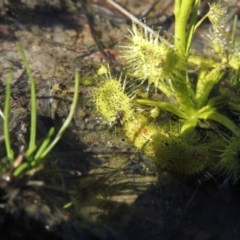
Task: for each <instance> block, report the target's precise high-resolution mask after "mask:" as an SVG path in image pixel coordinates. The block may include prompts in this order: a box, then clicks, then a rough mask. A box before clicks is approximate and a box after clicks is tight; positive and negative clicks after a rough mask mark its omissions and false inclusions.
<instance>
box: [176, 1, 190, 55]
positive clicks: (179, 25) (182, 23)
mask: <svg viewBox="0 0 240 240" xmlns="http://www.w3.org/2000/svg"><path fill="white" fill-rule="evenodd" d="M193 2H194V0H176V1H175V6H174V15H175V44H174V45H175V49H176V51H177V52H178V54H179V55H181V56H185V57H186V47H187V46H186V26H187V20H188V16H189V13H190V11H191V8H192V5H193Z"/></svg>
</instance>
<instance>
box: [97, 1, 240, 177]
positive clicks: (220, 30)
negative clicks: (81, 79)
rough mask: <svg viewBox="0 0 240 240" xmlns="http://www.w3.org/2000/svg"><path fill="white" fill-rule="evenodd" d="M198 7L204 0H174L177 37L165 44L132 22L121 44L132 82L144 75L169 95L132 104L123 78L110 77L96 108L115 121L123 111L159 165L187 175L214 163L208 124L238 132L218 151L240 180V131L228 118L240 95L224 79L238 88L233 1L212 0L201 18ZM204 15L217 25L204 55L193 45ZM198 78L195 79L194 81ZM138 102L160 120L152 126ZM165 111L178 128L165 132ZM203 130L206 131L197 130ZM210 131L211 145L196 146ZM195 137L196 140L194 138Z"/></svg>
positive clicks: (130, 131) (134, 136)
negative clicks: (229, 20) (230, 18)
mask: <svg viewBox="0 0 240 240" xmlns="http://www.w3.org/2000/svg"><path fill="white" fill-rule="evenodd" d="M199 5H200V0H186V1H182V0H176V1H175V7H174V14H175V33H174V34H175V35H174V37H173V38H168V39H164V41H163V40H162V39H163V38H158V36H156V35H157V34H153V33H152V32H150V33H149V32H148V28H145V29H143V30H140V29H138V28H137V26H136V25H135V24H133V26H132V30H129V32H130V34H129V36H128V39H129V44H128V45H127V46H123V49H124V51H123V58H124V59H125V65H126V69H127V73H126V74H127V76H128V77H129V78H128V79H129V80H127V81H129V84H131V82H132V81H144V80H146V81H148V85H149V86H150V85H151V84H153V85H154V87H155V88H157V89H159V90H160V91H161V92H162V93H163V94H164V95H165V98H164V99H166V100H164V101H161V100H157V101H156V100H154V101H153V100H151V99H136V98H135V99H134V100H133V101H132V103H131V101H130V100H131V99H130V98H129V97H128V96H127V94H126V93H124V90H123V89H121V87H120V85H119V84H120V83H119V82H118V81H117V80H114V79H113V78H112V79H111V80H110V82H109V83H107V81H106V82H105V83H103V84H102V85H101V86H100V87H99V88H98V89H97V90H96V93H97V94H96V105H97V109H98V111H99V112H100V113H101V114H102V115H103V116H104V117H105V118H106V119H107V120H108V121H110V122H111V121H114V118H116V115H117V113H118V112H119V111H124V113H125V114H124V117H123V119H122V121H121V123H122V126H123V129H124V130H125V133H126V136H127V137H128V138H129V139H130V140H131V141H132V142H133V143H134V145H135V146H136V147H137V148H138V149H141V150H142V151H143V152H145V154H147V155H149V156H151V157H152V158H153V159H154V161H155V162H156V163H157V165H160V166H164V167H165V168H166V169H168V170H171V171H175V172H179V173H182V174H193V173H196V172H200V171H202V170H204V169H205V168H206V167H207V166H211V164H209V161H211V157H209V154H208V150H209V149H210V148H211V147H212V141H213V138H209V137H208V135H207V131H209V129H214V131H213V135H214V134H216V129H217V130H218V131H224V132H225V134H227V135H228V136H229V137H230V136H231V135H233V137H232V140H231V141H228V143H229V147H226V148H225V150H224V153H221V154H220V153H219V154H218V162H219V164H218V166H219V167H218V170H219V171H220V169H223V171H224V172H225V173H226V174H228V173H230V172H233V173H234V177H236V176H237V175H238V174H239V173H240V168H239V167H238V166H237V164H236V163H237V161H239V154H238V151H239V150H238V149H239V148H240V144H238V143H239V135H240V129H239V128H238V126H237V125H236V123H235V122H234V120H232V119H231V118H230V116H231V114H232V113H231V111H235V113H236V114H239V113H240V108H239V106H238V104H239V102H240V98H239V96H238V95H237V94H236V93H235V92H234V91H232V90H230V89H228V88H223V87H222V86H221V84H220V83H221V81H223V80H224V81H225V82H226V83H227V84H229V85H231V84H234V85H232V87H234V88H235V89H236V88H237V87H238V79H239V66H240V52H239V49H238V47H237V46H236V40H235V35H234V34H233V33H232V34H231V33H228V32H227V31H226V30H225V28H226V26H225V22H226V12H227V5H226V4H225V3H222V2H221V1H220V2H212V3H210V4H209V11H208V13H207V14H206V15H205V16H204V17H203V18H202V19H200V20H199V21H197V12H198V8H199ZM206 18H208V19H209V21H210V22H211V24H212V27H211V29H210V31H209V33H208V34H207V35H208V38H209V42H208V44H207V45H209V49H208V52H209V53H210V54H204V55H200V54H199V55H198V54H197V53H196V52H197V51H193V50H192V49H191V44H192V40H193V36H194V34H195V32H196V30H197V28H198V27H199V26H200V25H201V23H202V22H203V21H204V19H206ZM234 26H236V21H235V24H234ZM233 30H234V27H233ZM193 68H194V69H196V71H195V73H194V74H190V71H189V70H191V69H193ZM193 75H194V79H191V78H193ZM228 78H229V80H228ZM114 81H115V83H114ZM110 85H111V86H113V87H111V86H110ZM111 89H112V94H111ZM116 89H117V91H116ZM214 89H216V90H214ZM213 90H214V91H213ZM213 93H214V94H213ZM100 96H101V97H100ZM99 102H101V104H100V105H101V106H102V107H100V105H99ZM134 103H138V104H141V105H147V106H151V107H155V108H158V109H159V110H160V115H159V117H158V120H157V121H156V122H155V123H152V119H151V112H149V113H148V114H147V113H145V114H143V113H142V112H141V111H136V110H135V109H134V107H133V106H134ZM111 109H114V110H111ZM162 112H163V113H164V112H170V113H171V114H172V115H174V116H175V119H176V118H178V121H179V122H180V129H179V131H177V132H176V131H175V132H174V131H172V129H171V127H170V128H169V129H168V130H167V131H166V130H165V121H162V119H163V118H161V113H162ZM107 114H108V116H107ZM174 121H175V122H176V120H174ZM163 122H164V123H163ZM170 122H172V120H170ZM199 128H203V129H202V130H201V131H199ZM206 129H207V130H206ZM204 131H206V133H204V134H203V135H205V142H204V144H200V145H201V146H200V147H198V146H197V145H199V142H198V141H199V138H196V137H195V135H196V133H198V134H200V133H201V134H202V133H203V132H204ZM218 136H219V135H218ZM190 138H192V139H193V140H192V141H189V139H190ZM236 142H237V143H236ZM220 145H221V144H220ZM216 149H218V147H216ZM219 149H222V148H221V146H219ZM218 152H220V151H218ZM230 159H231V161H232V162H231V161H230ZM228 161H229V162H228Z"/></svg>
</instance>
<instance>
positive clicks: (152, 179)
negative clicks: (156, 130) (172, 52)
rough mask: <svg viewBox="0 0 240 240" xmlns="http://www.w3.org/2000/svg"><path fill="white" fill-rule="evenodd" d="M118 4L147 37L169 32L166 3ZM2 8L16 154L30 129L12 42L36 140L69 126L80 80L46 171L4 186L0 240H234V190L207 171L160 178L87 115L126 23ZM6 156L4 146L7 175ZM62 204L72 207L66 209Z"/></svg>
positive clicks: (100, 9) (15, 4)
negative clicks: (143, 25) (33, 106)
mask: <svg viewBox="0 0 240 240" xmlns="http://www.w3.org/2000/svg"><path fill="white" fill-rule="evenodd" d="M118 2H119V3H121V5H122V6H123V7H125V8H127V10H128V11H130V12H131V13H133V14H134V15H135V16H138V17H139V18H145V19H146V21H147V23H148V25H150V26H151V27H153V28H154V29H157V28H158V27H159V26H162V27H163V30H168V31H169V32H172V31H173V24H174V18H173V2H172V1H171V0H169V1H157V2H158V3H157V4H155V3H156V1H154V0H144V1H135V0H134V1H125V0H121V1H120V0H118ZM0 3H2V8H1V9H0V10H1V13H0V55H1V57H0V109H1V110H3V102H4V100H3V99H4V91H5V89H4V84H5V81H6V78H7V74H8V72H9V70H10V69H12V70H13V81H12V95H11V114H10V128H11V139H12V141H13V142H14V149H15V152H16V153H21V152H23V151H24V149H25V148H26V144H27V142H28V133H29V128H30V126H29V109H30V106H29V105H30V104H29V97H30V94H29V82H28V78H27V75H26V71H25V70H24V67H23V65H22V61H21V59H20V56H19V53H18V52H17V48H16V42H19V43H20V44H21V45H22V47H23V49H24V51H25V54H26V56H27V59H28V61H29V63H30V67H31V70H32V72H33V75H34V78H35V80H36V83H37V94H38V139H39V141H40V140H41V139H43V138H44V137H45V136H46V134H47V132H48V130H49V128H50V127H51V126H54V127H55V128H59V127H60V126H61V124H62V123H63V122H64V120H65V119H66V116H67V115H68V112H69V108H70V104H71V100H72V97H73V95H72V90H71V89H72V87H73V76H74V71H75V70H76V69H77V70H78V71H80V73H81V76H82V79H83V80H82V82H81V86H80V93H79V94H80V95H79V97H80V99H79V104H78V108H77V111H76V113H75V116H74V121H73V122H72V124H71V127H70V128H69V129H68V130H67V132H66V134H65V135H64V137H63V139H62V140H61V141H60V143H59V144H58V145H57V146H56V148H55V149H54V151H53V152H52V153H51V155H50V156H49V158H48V161H47V163H46V165H45V168H44V169H42V170H41V171H39V172H38V173H36V174H35V175H34V177H29V178H26V179H23V180H21V182H19V181H18V180H13V181H10V183H9V182H8V181H2V180H1V186H0V187H1V188H0V190H1V191H0V235H1V239H69V240H70V239H177V240H178V239H196V240H197V239H201V240H202V239H219V240H228V239H229V240H235V239H236V240H237V239H240V218H239V215H240V204H239V202H240V189H239V187H238V185H235V186H233V185H232V184H231V183H228V182H227V183H226V184H225V185H221V188H219V184H218V183H219V182H221V183H222V181H223V180H221V181H220V180H218V179H212V178H211V177H210V176H209V175H208V173H205V174H203V175H201V176H194V177H191V179H190V180H189V179H182V178H181V179H179V178H177V177H176V176H172V175H170V174H168V173H166V172H161V173H157V172H156V170H155V167H154V165H153V164H152V163H151V161H150V160H149V159H147V158H146V157H145V156H143V155H142V154H141V153H140V152H139V151H137V150H136V149H135V148H134V147H133V146H132V145H131V143H129V142H128V140H127V139H126V138H125V137H124V135H123V133H122V131H121V128H120V127H118V126H110V125H109V123H107V122H105V121H104V120H103V119H102V118H101V116H100V115H99V114H98V113H97V112H96V110H95V108H94V102H93V97H92V91H93V90H94V87H95V86H97V84H98V83H99V81H101V79H99V78H98V77H96V71H97V69H98V67H99V66H101V64H106V63H110V64H111V65H112V66H113V67H114V68H115V69H116V71H117V73H119V69H120V64H119V63H118V62H117V61H116V59H117V57H118V56H119V55H120V52H119V51H120V50H119V47H118V46H119V45H121V44H122V43H123V42H124V41H125V40H126V39H125V34H126V33H127V28H128V26H129V25H131V20H129V19H128V18H126V17H125V16H124V15H122V14H121V13H119V12H118V11H117V10H116V9H115V8H114V7H113V6H111V5H110V4H108V3H107V2H106V1H104V0H95V1H94V0H93V1H85V3H84V1H82V2H81V1H77V0H76V1H70V0H65V1H60V0H54V1H47V0H41V1H22V2H21V1H14V0H11V1H10V0H9V3H8V4H3V1H0ZM205 8H206V1H202V11H204V9H205ZM236 12H237V11H236ZM1 121H2V119H1V120H0V123H1V124H2V122H1ZM1 137H2V129H1V127H0V138H1ZM4 155H5V153H4V145H3V141H2V140H1V142H0V159H2V160H1V163H2V167H3V168H6V169H7V163H6V160H4ZM59 170H61V172H60V171H59ZM69 202H72V203H73V205H72V206H71V207H69V208H67V209H63V208H62V206H64V205H65V204H67V203H69Z"/></svg>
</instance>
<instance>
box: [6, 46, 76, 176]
mask: <svg viewBox="0 0 240 240" xmlns="http://www.w3.org/2000/svg"><path fill="white" fill-rule="evenodd" d="M17 47H18V51H19V54H20V56H21V58H22V60H23V64H24V67H25V68H26V71H27V75H28V78H29V80H30V89H31V119H30V140H29V145H28V148H27V150H26V152H25V154H24V156H23V161H22V162H21V163H20V164H18V163H15V162H14V157H16V156H14V152H13V150H12V148H11V140H10V138H9V128H8V125H9V117H8V115H9V109H10V107H9V103H10V90H11V88H10V82H11V77H12V74H11V73H10V74H9V77H8V79H7V82H6V96H5V105H4V116H5V118H4V121H3V124H4V139H5V147H6V152H7V158H8V160H9V162H10V164H12V167H13V176H14V177H20V176H23V175H25V174H27V173H28V172H29V171H31V170H35V169H37V167H38V166H40V165H42V164H43V163H44V161H45V160H46V157H47V155H48V154H49V153H50V151H51V150H52V149H53V147H54V146H55V145H56V144H57V142H58V141H59V140H60V139H61V137H62V135H63V133H64V132H65V131H66V129H67V128H68V126H69V124H70V122H71V120H72V118H73V115H74V112H75V109H76V106H77V103H78V92H79V82H80V80H79V76H78V73H77V71H76V73H75V87H74V97H73V103H72V105H71V109H70V113H69V115H68V117H67V119H66V120H65V122H64V123H63V125H62V127H61V128H60V130H59V131H58V132H57V133H56V134H55V136H54V128H51V129H50V130H49V132H48V134H47V136H46V138H45V139H44V140H43V142H42V143H41V145H40V146H38V145H37V144H36V131H37V108H36V89H35V80H34V78H33V76H32V73H31V70H30V68H29V64H28V62H27V59H26V57H25V54H24V52H23V50H22V47H21V46H20V44H17Z"/></svg>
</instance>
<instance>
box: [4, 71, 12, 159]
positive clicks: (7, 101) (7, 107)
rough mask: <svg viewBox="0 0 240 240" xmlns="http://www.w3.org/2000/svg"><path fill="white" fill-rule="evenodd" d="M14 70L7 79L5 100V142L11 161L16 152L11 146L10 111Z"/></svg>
mask: <svg viewBox="0 0 240 240" xmlns="http://www.w3.org/2000/svg"><path fill="white" fill-rule="evenodd" d="M12 76H13V72H12V71H10V72H9V74H8V77H7V81H6V90H5V94H6V95H5V102H4V119H3V132H4V140H5V141H4V142H5V148H6V152H7V158H8V160H9V162H10V163H13V160H14V154H13V150H12V148H11V142H10V136H9V112H10V93H11V80H12Z"/></svg>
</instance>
